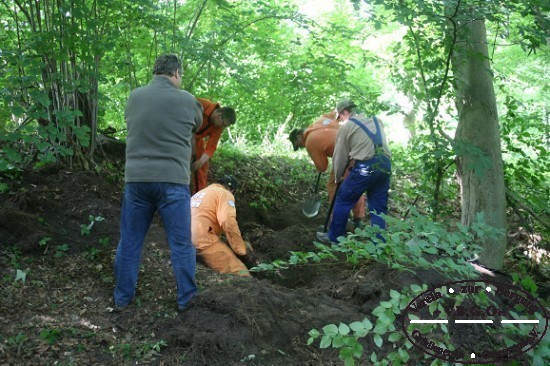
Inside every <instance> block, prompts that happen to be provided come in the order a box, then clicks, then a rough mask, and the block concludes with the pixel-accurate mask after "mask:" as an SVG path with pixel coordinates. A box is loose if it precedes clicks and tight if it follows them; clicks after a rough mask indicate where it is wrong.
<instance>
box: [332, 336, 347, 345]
mask: <svg viewBox="0 0 550 366" xmlns="http://www.w3.org/2000/svg"><path fill="white" fill-rule="evenodd" d="M343 346H344V336H342V335H341V334H338V335H337V336H336V337H334V338H333V339H332V347H334V348H341V347H343Z"/></svg>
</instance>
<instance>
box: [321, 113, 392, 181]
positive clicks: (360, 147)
mask: <svg viewBox="0 0 550 366" xmlns="http://www.w3.org/2000/svg"><path fill="white" fill-rule="evenodd" d="M350 118H355V119H357V120H359V121H360V122H362V123H363V124H364V125H365V126H366V127H367V128H368V129H369V131H371V132H372V133H373V134H376V125H375V124H374V120H373V119H372V117H367V116H365V115H364V114H355V113H354V114H352V115H351V117H350ZM377 120H378V124H379V126H380V129H381V134H382V148H383V151H384V155H386V156H388V157H391V152H390V148H389V146H388V142H387V140H386V134H385V133H384V126H383V124H382V122H381V121H380V119H379V118H377ZM374 155H375V146H374V143H373V142H372V140H371V138H370V137H369V135H367V133H366V132H365V131H364V130H363V129H362V128H361V127H359V126H357V125H356V124H355V123H353V122H352V121H349V120H348V121H347V122H345V123H344V124H343V125H342V126H341V127H340V130H339V131H338V136H337V137H336V146H335V148H334V155H333V156H332V163H333V165H334V178H335V179H336V181H338V180H339V179H340V177H342V176H343V175H344V172H345V170H346V166H347V164H348V160H349V159H353V160H369V159H372V158H374Z"/></svg>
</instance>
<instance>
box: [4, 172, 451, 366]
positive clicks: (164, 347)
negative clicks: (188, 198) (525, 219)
mask: <svg viewBox="0 0 550 366" xmlns="http://www.w3.org/2000/svg"><path fill="white" fill-rule="evenodd" d="M251 197H253V195H251V194H250V195H247V192H246V190H245V191H244V192H243V193H242V195H241V196H237V211H238V219H239V223H240V226H241V230H242V232H243V235H244V236H245V237H246V238H247V239H248V240H250V241H251V242H252V244H253V246H254V248H255V251H256V254H257V255H258V257H259V258H260V259H262V260H263V261H267V262H269V261H272V260H275V259H287V258H288V252H289V251H306V252H307V251H312V250H314V249H315V247H314V245H313V242H312V239H313V235H314V233H315V231H316V230H317V228H318V227H319V226H321V225H323V223H324V219H325V217H324V216H325V214H326V207H325V205H324V206H323V208H322V211H321V213H320V214H319V215H318V216H317V217H316V218H315V219H306V218H305V217H303V215H301V213H300V206H301V203H300V202H299V201H297V202H296V203H295V204H289V205H287V206H286V207H284V208H281V209H279V210H277V211H275V210H273V211H269V212H268V211H265V210H262V209H259V208H252V207H251V205H250V202H251V200H253V199H254V198H251ZM120 200H121V184H120V180H119V179H115V180H114V181H109V180H107V179H106V178H104V176H103V174H96V173H92V172H76V171H69V170H66V169H61V168H50V169H46V170H42V171H40V172H34V173H26V174H24V175H23V177H22V179H20V180H16V181H14V182H13V187H12V189H11V190H10V192H9V193H7V194H2V195H0V237H1V238H2V239H1V242H0V254H1V255H0V278H1V282H0V296H1V297H0V364H2V365H54V364H58V365H126V364H127V365H130V364H132V365H137V364H151V365H237V364H238V365H332V364H342V361H340V360H339V359H338V353H337V351H335V350H332V349H326V350H319V348H318V347H317V346H314V345H311V346H308V345H307V344H306V342H307V339H308V335H307V333H308V332H309V330H311V329H312V328H317V329H320V328H322V327H323V326H325V325H327V324H330V323H335V324H338V323H340V322H344V323H349V322H352V321H356V320H359V321H360V320H362V319H363V318H364V317H365V316H366V315H369V316H372V315H371V314H370V313H371V311H372V310H373V309H374V308H375V307H376V306H378V304H379V302H380V301H381V300H384V299H387V298H388V297H389V295H388V292H389V290H390V289H392V288H396V289H399V288H401V286H402V285H403V284H405V283H426V281H428V282H433V283H439V282H443V279H442V278H438V277H437V276H435V275H433V274H429V273H413V272H397V271H394V270H390V269H387V268H385V267H383V266H381V265H379V264H375V263H367V264H363V265H361V266H355V267H352V266H351V265H347V264H344V262H343V261H340V262H334V261H333V262H331V261H327V262H323V263H321V264H308V265H302V266H296V267H291V268H290V269H288V270H280V271H277V272H274V273H257V274H255V275H254V277H253V278H240V277H235V276H227V275H220V274H216V273H214V272H213V271H211V270H209V269H207V268H205V267H203V266H201V265H199V266H198V270H197V283H198V285H199V288H200V294H199V296H198V297H197V298H195V300H194V301H193V302H192V305H191V306H190V307H189V309H188V310H187V311H185V312H183V313H178V312H177V311H176V303H175V281H174V280H173V277H172V271H171V267H170V261H169V250H168V247H167V245H166V240H165V235H164V231H163V228H162V222H161V221H160V219H156V220H155V221H154V224H153V225H152V227H151V229H150V231H149V234H148V236H147V238H146V243H145V246H144V250H143V259H142V271H141V272H140V278H139V284H138V290H137V296H136V301H135V302H134V303H133V304H132V305H131V306H130V307H129V309H128V310H126V311H125V312H123V313H122V314H119V313H113V312H112V306H113V303H112V290H113V284H114V280H113V273H112V263H113V258H114V251H115V249H116V245H117V241H118V230H119V215H120V203H121V202H120ZM90 216H92V217H98V216H100V217H102V218H103V219H104V220H102V221H96V222H95V223H94V225H93V227H91V229H90V232H89V235H86V234H87V233H86V232H82V225H84V226H87V225H89V224H90V223H91V222H92V221H94V220H93V219H90ZM47 238H50V239H49V240H48V239H47ZM18 271H19V272H18ZM18 274H19V276H21V275H23V274H25V275H26V277H25V279H24V281H22V280H21V279H19V280H17V281H16V282H14V280H15V279H16V277H17V276H18ZM430 276H431V277H430ZM361 342H362V344H363V345H364V346H365V349H366V352H365V353H366V355H370V353H371V352H372V350H373V349H375V346H374V344H373V341H372V339H371V338H369V337H367V338H366V339H363V340H362V341H361ZM384 347H386V345H384V346H383V348H382V349H381V350H380V349H378V350H380V352H381V354H383V353H384V352H385V351H388V350H387V349H385V348H384ZM411 352H413V351H411ZM364 364H369V363H368V362H367V361H365V363H364Z"/></svg>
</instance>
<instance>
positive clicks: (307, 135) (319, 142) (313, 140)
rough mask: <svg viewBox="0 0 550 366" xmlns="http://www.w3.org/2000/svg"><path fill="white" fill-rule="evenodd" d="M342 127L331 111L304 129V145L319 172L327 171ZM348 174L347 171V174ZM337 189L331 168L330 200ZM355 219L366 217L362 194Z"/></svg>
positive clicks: (354, 207) (353, 210)
mask: <svg viewBox="0 0 550 366" xmlns="http://www.w3.org/2000/svg"><path fill="white" fill-rule="evenodd" d="M339 129H340V123H339V122H338V120H337V119H336V113H335V112H330V113H327V114H324V115H322V116H321V117H319V119H317V121H315V122H314V123H313V124H311V125H310V126H309V127H308V128H307V129H306V130H305V131H304V145H305V146H306V150H307V153H308V154H309V156H310V157H311V160H313V164H315V168H317V171H319V172H325V171H326V170H327V168H328V158H329V157H332V154H334V146H335V144H336V135H338V130H339ZM345 176H347V172H346V175H345ZM345 176H344V177H345ZM335 191H336V183H335V178H334V170H332V169H331V171H330V176H329V178H328V181H327V193H328V200H329V202H331V201H332V198H333V197H334V192H335ZM352 212H353V217H354V218H355V219H362V218H363V217H365V200H364V197H363V196H361V198H359V200H358V201H357V203H356V204H355V206H353V209H352Z"/></svg>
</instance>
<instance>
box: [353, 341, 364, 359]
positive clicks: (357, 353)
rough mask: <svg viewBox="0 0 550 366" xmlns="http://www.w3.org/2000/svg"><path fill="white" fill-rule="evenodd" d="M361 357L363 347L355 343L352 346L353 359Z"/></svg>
mask: <svg viewBox="0 0 550 366" xmlns="http://www.w3.org/2000/svg"><path fill="white" fill-rule="evenodd" d="M362 355H363V346H362V345H361V344H359V343H356V344H355V345H354V346H353V357H355V358H361V356H362Z"/></svg>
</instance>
